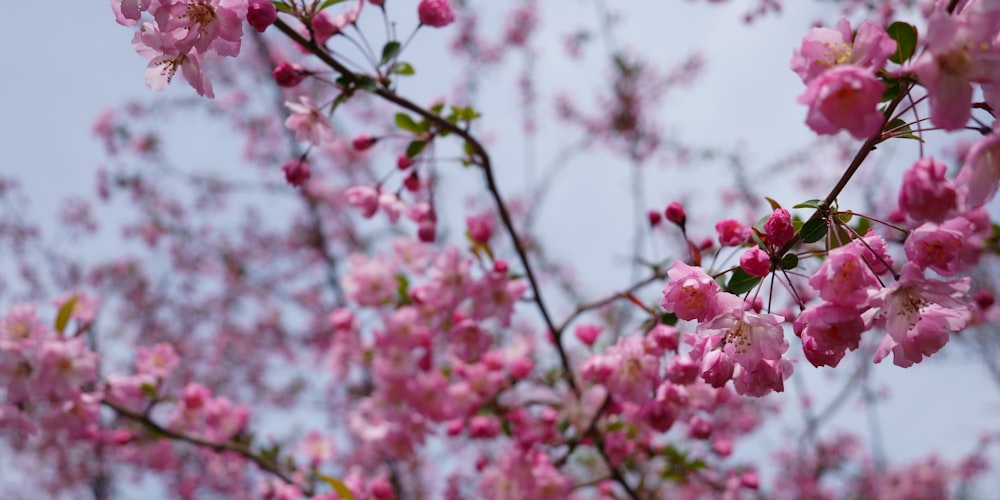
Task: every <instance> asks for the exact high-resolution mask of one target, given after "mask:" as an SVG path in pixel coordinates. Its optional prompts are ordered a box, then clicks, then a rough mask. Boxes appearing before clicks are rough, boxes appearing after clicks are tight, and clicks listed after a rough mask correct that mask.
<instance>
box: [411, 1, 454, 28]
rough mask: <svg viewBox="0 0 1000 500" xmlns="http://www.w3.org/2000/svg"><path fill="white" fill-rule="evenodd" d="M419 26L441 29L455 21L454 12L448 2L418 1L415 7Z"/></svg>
mask: <svg viewBox="0 0 1000 500" xmlns="http://www.w3.org/2000/svg"><path fill="white" fill-rule="evenodd" d="M417 15H418V16H419V17H420V24H425V25H427V26H432V27H434V28H443V27H445V26H448V25H449V24H451V23H452V22H454V21H455V12H454V11H453V10H451V4H450V3H449V2H448V0H420V5H418V6H417Z"/></svg>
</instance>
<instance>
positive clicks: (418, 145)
mask: <svg viewBox="0 0 1000 500" xmlns="http://www.w3.org/2000/svg"><path fill="white" fill-rule="evenodd" d="M426 145H427V141H413V142H411V143H410V145H409V146H406V156H409V157H410V158H416V157H417V155H419V154H420V152H421V151H423V150H424V146H426Z"/></svg>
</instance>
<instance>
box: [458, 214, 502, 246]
mask: <svg viewBox="0 0 1000 500" xmlns="http://www.w3.org/2000/svg"><path fill="white" fill-rule="evenodd" d="M496 225H497V222H496V219H495V218H493V216H492V215H491V214H481V215H476V216H473V217H466V218H465V227H466V228H467V229H468V231H469V236H471V237H472V239H474V240H476V241H478V242H479V243H487V242H489V241H490V236H492V235H493V230H494V229H496Z"/></svg>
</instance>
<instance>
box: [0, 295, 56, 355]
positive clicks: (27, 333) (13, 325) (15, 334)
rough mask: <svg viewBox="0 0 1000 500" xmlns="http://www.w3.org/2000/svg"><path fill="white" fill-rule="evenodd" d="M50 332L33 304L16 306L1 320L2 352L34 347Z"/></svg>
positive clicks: (0, 345) (0, 341) (0, 348)
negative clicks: (39, 317) (39, 318)
mask: <svg viewBox="0 0 1000 500" xmlns="http://www.w3.org/2000/svg"><path fill="white" fill-rule="evenodd" d="M48 332H49V330H48V328H46V327H45V326H44V325H43V324H42V323H41V321H39V320H38V314H37V313H36V312H35V306H34V305H32V304H15V305H14V306H13V307H11V308H10V310H9V311H7V315H6V316H4V317H3V318H2V319H0V352H2V351H7V350H11V351H20V350H24V349H29V348H31V347H34V346H35V345H36V344H37V343H38V342H39V341H40V340H41V339H42V338H43V337H44V336H45V335H46V334H47V333H48Z"/></svg>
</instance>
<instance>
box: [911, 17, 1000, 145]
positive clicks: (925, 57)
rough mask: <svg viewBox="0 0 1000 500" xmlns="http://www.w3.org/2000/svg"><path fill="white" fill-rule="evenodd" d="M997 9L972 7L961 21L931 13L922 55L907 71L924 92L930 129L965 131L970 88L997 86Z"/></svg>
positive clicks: (999, 21)
mask: <svg viewBox="0 0 1000 500" xmlns="http://www.w3.org/2000/svg"><path fill="white" fill-rule="evenodd" d="M998 30H1000V9H997V8H996V7H995V6H994V5H992V2H972V3H971V4H970V5H969V7H968V8H966V9H965V10H964V11H963V12H962V14H961V15H951V14H948V13H946V12H944V11H942V10H935V11H934V12H933V13H932V14H931V15H930V19H929V21H928V25H927V34H926V36H922V37H921V38H922V39H923V41H925V42H926V43H927V50H925V51H924V52H923V53H922V54H921V55H920V57H919V58H917V60H916V61H914V62H913V64H912V66H911V67H910V70H912V71H913V72H914V73H916V74H917V78H918V80H919V81H920V85H922V86H924V87H925V88H927V95H928V97H929V99H930V106H931V123H933V124H934V125H936V126H938V127H941V128H943V129H945V130H959V129H961V128H963V127H965V124H966V123H967V122H968V121H969V117H970V115H971V113H972V110H971V106H970V104H971V103H972V94H973V88H972V83H973V82H976V83H995V82H997V81H998V80H1000V49H998V46H997V43H996V34H997V31H998Z"/></svg>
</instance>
